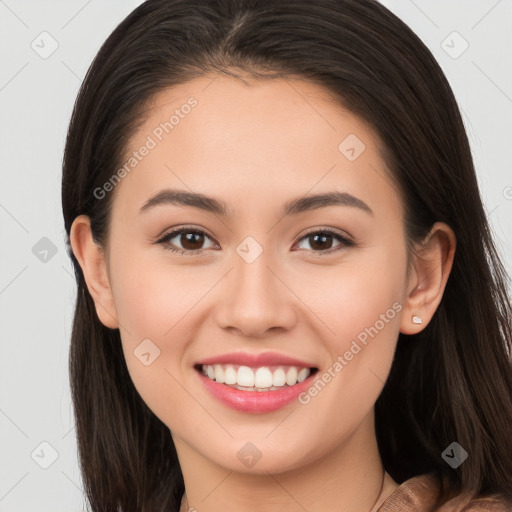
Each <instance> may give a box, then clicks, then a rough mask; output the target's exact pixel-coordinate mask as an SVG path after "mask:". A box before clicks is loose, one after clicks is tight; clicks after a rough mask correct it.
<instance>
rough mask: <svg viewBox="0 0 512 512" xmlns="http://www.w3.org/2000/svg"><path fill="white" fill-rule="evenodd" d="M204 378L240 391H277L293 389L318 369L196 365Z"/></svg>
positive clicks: (277, 366) (279, 366)
mask: <svg viewBox="0 0 512 512" xmlns="http://www.w3.org/2000/svg"><path fill="white" fill-rule="evenodd" d="M194 368H195V369H196V371H198V372H200V373H201V374H202V375H204V376H205V377H207V378H209V379H210V380H213V381H215V382H217V383H218V384H224V385H225V386H228V387H230V388H233V389H239V390H241V391H259V392H261V391H279V390H283V389H285V388H290V387H293V386H295V385H297V384H299V383H301V382H303V381H304V380H306V379H307V378H308V377H310V376H312V375H314V374H315V373H316V372H318V368H315V367H312V368H307V367H300V366H287V365H275V366H259V367H250V366H243V365H236V364H196V365H195V366H194Z"/></svg>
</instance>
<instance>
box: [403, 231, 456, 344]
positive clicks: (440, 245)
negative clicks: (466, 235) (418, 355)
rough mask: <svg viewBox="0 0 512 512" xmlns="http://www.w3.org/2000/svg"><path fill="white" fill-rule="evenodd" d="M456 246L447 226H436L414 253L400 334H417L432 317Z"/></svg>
mask: <svg viewBox="0 0 512 512" xmlns="http://www.w3.org/2000/svg"><path fill="white" fill-rule="evenodd" d="M456 245H457V241H456V237H455V234H454V233H453V231H452V229H451V228H450V226H448V225H447V224H445V223H444V222H436V223H435V224H434V225H433V226H432V229H431V230H430V232H429V234H428V235H427V237H426V238H425V240H424V241H423V243H422V244H420V246H419V247H418V248H417V249H416V254H414V255H413V256H412V257H413V264H412V265H413V268H412V271H411V272H410V276H409V279H408V282H407V295H406V298H405V301H404V307H403V310H402V311H403V313H402V317H401V320H400V332H402V333H403V334H417V333H418V332H420V331H422V330H423V329H424V328H425V327H426V325H427V324H428V323H429V322H430V320H431V319H432V317H433V316H434V313H435V312H436V309H437V307H438V306H439V303H440V302H441V299H442V298H443V293H444V289H445V286H446V282H447V281H448V276H449V275H450V271H451V269H452V264H453V258H454V255H455V248H456ZM413 316H417V317H419V318H421V320H422V323H421V324H416V323H414V322H413V321H412V318H413Z"/></svg>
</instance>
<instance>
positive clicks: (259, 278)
mask: <svg viewBox="0 0 512 512" xmlns="http://www.w3.org/2000/svg"><path fill="white" fill-rule="evenodd" d="M269 263H270V262H269V261H268V259H267V258H266V256H265V252H263V253H262V254H261V255H260V257H259V258H258V259H256V260H255V261H253V262H252V263H247V262H246V261H244V260H243V259H242V258H239V257H238V256H235V261H234V268H233V269H232V270H231V272H229V273H228V274H227V276H226V277H225V278H224V284H223V287H222V289H221V298H220V301H219V303H218V305H217V308H216V322H217V325H219V326H220V327H221V328H223V329H226V330H228V331H231V332H232V333H233V334H237V335H240V336H245V337H247V338H264V337H265V336H267V335H268V334H269V333H271V334H272V335H273V336H275V334H276V333H277V332H278V331H283V332H284V331H286V330H289V329H291V328H292V327H293V325H294V324H295V322H296V319H297V312H296V309H297V304H298V302H299V301H298V300H297V299H296V297H295V295H294V294H293V292H292V291H291V290H290V288H289V283H287V279H286V276H285V275H283V274H284V273H283V272H281V271H280V270H279V267H278V266H276V265H272V264H271V263H270V264H269ZM287 285H288V286H287Z"/></svg>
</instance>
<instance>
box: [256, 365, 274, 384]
mask: <svg viewBox="0 0 512 512" xmlns="http://www.w3.org/2000/svg"><path fill="white" fill-rule="evenodd" d="M254 385H255V386H256V387H257V388H271V387H272V373H271V372H270V370H269V369H268V368H265V367H263V368H258V369H257V370H256V375H255V376H254Z"/></svg>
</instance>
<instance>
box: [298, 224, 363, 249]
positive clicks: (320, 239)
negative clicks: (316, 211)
mask: <svg viewBox="0 0 512 512" xmlns="http://www.w3.org/2000/svg"><path fill="white" fill-rule="evenodd" d="M301 240H306V241H307V242H308V244H309V248H306V249H309V250H312V251H315V252H320V253H324V254H330V253H332V252H335V251H337V250H339V249H341V248H343V247H351V246H353V245H354V242H352V241H351V240H349V239H348V238H347V237H345V236H342V235H340V234H339V233H336V232H335V231H332V230H329V229H324V230H317V231H311V232H310V233H307V234H306V235H305V236H303V237H302V238H301ZM334 240H338V241H339V242H340V243H338V244H336V245H334V248H333V242H334Z"/></svg>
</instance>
